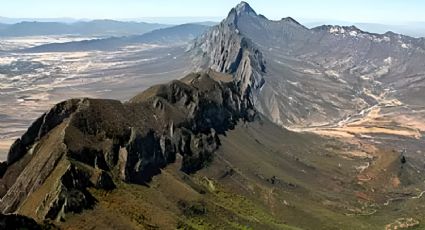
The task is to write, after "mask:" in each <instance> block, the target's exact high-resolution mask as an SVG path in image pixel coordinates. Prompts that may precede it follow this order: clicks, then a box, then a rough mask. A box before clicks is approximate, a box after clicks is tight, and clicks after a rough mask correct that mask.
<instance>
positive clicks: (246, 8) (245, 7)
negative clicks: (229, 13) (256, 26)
mask: <svg viewBox="0 0 425 230" xmlns="http://www.w3.org/2000/svg"><path fill="white" fill-rule="evenodd" d="M235 10H236V13H237V14H238V15H240V14H244V13H247V14H255V15H256V13H255V11H254V10H253V9H252V8H251V6H250V5H249V4H248V3H247V2H244V1H242V2H241V3H239V4H238V5H237V6H236V7H235Z"/></svg>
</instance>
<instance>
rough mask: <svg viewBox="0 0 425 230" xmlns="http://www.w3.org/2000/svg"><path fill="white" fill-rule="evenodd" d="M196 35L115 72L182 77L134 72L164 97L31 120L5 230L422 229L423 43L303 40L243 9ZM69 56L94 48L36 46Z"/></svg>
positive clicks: (335, 33)
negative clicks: (164, 80) (67, 52)
mask: <svg viewBox="0 0 425 230" xmlns="http://www.w3.org/2000/svg"><path fill="white" fill-rule="evenodd" d="M188 27H189V28H194V29H193V31H192V30H190V31H192V32H190V33H189V35H188V34H187V30H188ZM198 27H201V28H198ZM181 29H184V31H181ZM204 29H205V26H194V25H186V26H183V27H181V26H180V27H179V26H176V27H171V28H169V29H162V30H160V31H157V32H152V33H150V34H151V35H149V34H148V35H149V36H150V38H151V39H149V44H151V45H152V46H158V47H156V48H155V49H153V51H149V52H150V53H147V54H146V53H143V51H140V52H138V53H136V54H134V55H133V54H132V56H131V58H130V57H128V56H125V58H124V59H123V60H125V61H126V62H129V63H134V62H136V61H135V60H136V59H143V58H146V59H143V60H142V61H140V62H136V63H138V64H137V65H143V67H144V68H146V69H147V70H146V71H149V70H151V69H153V68H162V66H161V63H169V64H170V65H171V63H173V64H172V65H173V67H174V66H175V68H176V73H182V72H185V73H189V72H191V73H189V74H186V75H184V76H178V77H175V76H174V78H171V79H176V78H178V79H179V80H171V81H168V80H169V79H168V77H170V76H168V75H167V74H170V72H171V73H174V72H173V70H170V68H168V69H164V71H165V72H164V71H161V73H160V74H159V75H158V76H162V75H166V76H167V81H168V82H167V83H160V82H161V79H157V78H156V77H152V76H150V74H144V73H142V72H143V70H142V68H139V67H137V68H136V67H132V71H133V72H131V73H132V74H135V75H136V76H133V78H131V79H132V80H134V81H136V80H137V79H139V78H143V77H147V78H148V79H151V80H152V82H155V83H158V84H151V85H153V86H151V87H149V88H147V89H145V90H140V91H141V92H140V91H138V92H140V93H138V94H136V95H134V96H133V97H131V98H129V99H128V100H125V101H124V100H112V99H94V98H87V97H83V98H76V99H69V100H65V101H63V102H60V103H58V104H56V105H54V106H53V107H52V108H51V109H50V110H48V111H47V112H46V113H44V114H43V115H42V116H40V117H39V118H38V119H36V120H35V121H34V122H33V123H32V125H31V126H30V127H29V128H28V129H27V131H26V132H25V133H24V134H23V135H22V136H21V137H20V138H19V139H17V140H16V141H15V142H14V143H13V144H12V145H11V147H10V150H9V152H8V155H7V160H6V161H5V162H2V163H0V198H1V202H0V211H1V213H2V214H1V215H0V229H13V228H19V229H22V228H23V229H326V230H327V229H388V230H389V229H403V228H404V229H409V228H410V229H422V228H424V225H425V222H424V221H423V220H425V213H424V212H423V210H425V201H424V199H423V194H425V184H424V183H423V182H424V181H425V174H424V167H423V166H424V164H425V158H424V157H423V153H424V152H423V151H424V149H425V138H424V136H423V134H424V132H425V127H424V125H423V124H424V122H425V104H424V96H425V94H424V93H423V92H425V73H424V71H423V70H424V64H423V63H424V60H425V40H424V39H423V38H412V37H409V36H404V35H400V34H396V33H392V32H387V33H385V34H375V33H369V32H366V31H362V30H360V29H359V28H357V27H355V26H334V25H323V26H319V27H315V28H311V29H310V28H307V27H305V26H304V25H302V24H300V23H299V22H297V21H296V20H295V19H293V18H291V17H286V18H282V19H281V20H269V19H268V18H267V17H265V16H264V15H261V14H257V12H256V11H255V10H254V9H252V8H251V7H250V5H249V4H248V3H246V2H241V3H240V4H238V5H237V6H235V7H234V8H233V9H231V10H230V12H229V14H228V16H227V17H226V18H225V19H224V20H223V21H221V23H219V24H218V25H215V26H212V27H210V28H209V29H208V30H207V31H205V32H204ZM170 31H171V32H170ZM170 33H171V34H170ZM198 33H202V34H201V35H200V36H197V38H196V39H194V40H193V41H191V42H190V44H186V43H185V42H186V41H187V40H188V39H189V37H190V38H192V37H193V36H192V35H193V34H198ZM152 34H154V35H155V36H153V35H152ZM177 35H178V36H177ZM183 35H184V36H183ZM141 36H147V35H141ZM176 36H177V37H179V36H180V37H181V36H182V37H184V39H181V40H179V42H178V43H179V46H178V47H177V48H176V47H174V48H173V49H172V52H171V51H170V50H171V49H167V47H165V45H164V44H165V43H168V42H170V41H171V40H176V39H175V38H176ZM157 38H158V39H161V38H162V42H161V43H160V44H156V45H153V44H155V43H151V42H155V41H154V40H155V39H157ZM165 38H167V39H165ZM112 39H113V40H114V41H115V40H116V39H118V40H120V39H124V38H112ZM125 39H131V37H130V38H125ZM164 39H165V40H164ZM108 41H109V40H107V42H106V43H105V40H102V39H101V40H98V41H96V43H93V44H97V45H96V46H98V45H99V42H100V43H101V44H102V47H104V46H105V47H106V48H107V49H105V50H104V51H102V52H108V51H106V50H108V49H113V48H114V47H120V44H121V43H115V42H114V43H113V45H114V47H112V46H111V45H110V44H112V43H109V42H108ZM138 41H140V40H138ZM78 44H85V45H84V50H85V51H87V50H92V48H93V47H92V45H93V44H92V43H91V42H87V41H82V42H81V41H78V42H76V43H75V42H70V43H66V44H65V43H64V44H59V45H58V44H56V45H53V46H50V45H49V44H47V45H46V46H43V47H42V48H43V49H46V50H48V51H49V52H53V51H54V50H57V47H62V48H61V49H60V51H62V52H64V51H65V50H67V49H68V48H69V47H72V49H73V50H74V48H75V47H77V48H79V47H80V46H79V45H78ZM128 44H130V43H128ZM135 44H138V42H137V41H133V40H132V42H131V45H132V46H130V48H128V47H127V49H129V50H131V49H132V48H133V46H134V45H135ZM182 44H184V45H188V46H185V48H182V47H181V45H182ZM67 47H68V48H67ZM47 48H48V49H47ZM63 48H66V49H63ZM80 48H81V47H80ZM145 48H146V47H144V48H143V49H145ZM52 50H53V51H52ZM77 50H78V49H77ZM95 50H96V49H95ZM102 50H103V49H102ZM183 50H184V51H183ZM39 51H40V52H42V50H39ZM121 51H122V50H119V51H114V52H116V53H119V52H121ZM156 51H161V53H160V54H158V57H157V58H156V59H154V60H150V59H148V58H147V57H146V56H149V55H154V53H155V52H156ZM96 52H98V54H100V53H102V52H101V51H99V50H98V51H96ZM130 53H131V52H130ZM137 55H142V56H143V55H145V56H143V57H142V56H141V57H138V56H137ZM179 59H181V60H179ZM105 60H109V59H108V58H106V59H105ZM161 60H162V61H163V62H161ZM123 62H124V61H122V62H121V61H120V62H118V63H117V64H116V65H114V68H113V69H112V72H120V71H123V69H125V68H124V67H121V66H122V63H123ZM142 62H143V63H144V64H141V63H142ZM145 62H146V63H150V64H146V63H145ZM158 66H159V67H158ZM182 66H183V67H182ZM178 67H181V68H178ZM40 68H42V67H40ZM43 68H44V67H43ZM150 68H151V69H150ZM139 72H140V77H139V76H138V75H137V74H139ZM119 76H120V78H121V75H119ZM158 78H159V77H158ZM102 79H103V78H102ZM93 84H95V83H93ZM123 84H125V87H126V89H129V90H131V91H132V92H133V91H135V90H136V89H135V88H137V87H138V86H139V85H141V84H136V83H135V82H131V81H130V82H124V83H123ZM105 85H107V84H106V83H105ZM92 86H93V85H90V83H89V84H88V86H87V88H90V87H92ZM102 89H103V88H102ZM137 89H138V88H137ZM102 92H103V91H102ZM105 92H106V91H105ZM108 92H109V91H108ZM116 93H117V92H112V91H111V92H110V94H111V95H115V94H116ZM26 99H27V98H26V97H25V98H24V99H22V100H24V101H25V100H26Z"/></svg>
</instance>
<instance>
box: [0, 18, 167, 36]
mask: <svg viewBox="0 0 425 230" xmlns="http://www.w3.org/2000/svg"><path fill="white" fill-rule="evenodd" d="M169 26H170V25H165V24H155V23H145V22H121V21H114V20H95V21H88V22H75V23H71V24H68V23H62V22H36V21H33V22H28V21H25V22H20V23H16V24H0V36H3V37H17V36H39V35H64V34H70V35H81V36H124V35H134V34H143V33H146V32H150V31H152V30H156V29H160V28H166V27H169Z"/></svg>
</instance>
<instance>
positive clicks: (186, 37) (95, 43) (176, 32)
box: [25, 24, 209, 52]
mask: <svg viewBox="0 0 425 230" xmlns="http://www.w3.org/2000/svg"><path fill="white" fill-rule="evenodd" d="M208 28H209V26H206V25H200V24H183V25H178V26H173V27H168V28H163V29H158V30H154V31H151V32H148V33H145V34H142V35H133V36H124V37H110V38H104V39H94V40H84V41H77V42H65V43H51V44H46V45H41V46H36V47H33V48H30V49H26V50H25V51H27V52H75V51H88V50H113V49H117V48H119V47H123V46H127V45H132V44H140V43H145V44H146V43H155V44H161V43H174V44H178V43H185V42H188V41H190V40H193V39H195V38H196V37H198V36H199V35H201V34H202V33H204V32H205V31H206V30H207V29H208Z"/></svg>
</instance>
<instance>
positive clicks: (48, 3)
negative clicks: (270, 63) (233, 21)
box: [0, 0, 425, 23]
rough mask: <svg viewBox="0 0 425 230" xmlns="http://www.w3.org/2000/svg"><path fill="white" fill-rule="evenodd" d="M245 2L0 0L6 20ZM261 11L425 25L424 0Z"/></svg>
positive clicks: (350, 0)
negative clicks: (7, 18)
mask: <svg viewBox="0 0 425 230" xmlns="http://www.w3.org/2000/svg"><path fill="white" fill-rule="evenodd" d="M239 2H240V1H239V0H66V1H65V0H0V6H1V7H0V16H3V17H14V18H57V17H72V18H86V19H104V18H110V19H125V18H126V19H129V18H145V17H196V20H199V18H204V17H205V18H206V19H211V18H216V19H217V20H218V19H221V18H223V17H225V16H226V15H227V13H228V11H229V10H230V9H231V8H232V7H233V6H235V5H236V4H238V3H239ZM247 2H248V3H249V4H250V5H251V6H252V7H253V8H254V10H256V11H257V13H261V14H264V15H265V16H267V17H268V18H271V19H280V18H282V17H287V16H291V17H293V18H295V19H298V20H303V19H314V20H317V19H321V20H323V19H324V20H341V21H350V22H375V23H401V22H409V21H422V22H425V1H424V0H315V1H313V0H251V1H247Z"/></svg>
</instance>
